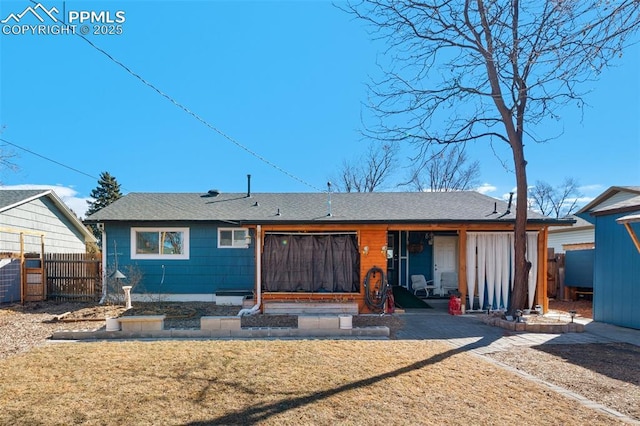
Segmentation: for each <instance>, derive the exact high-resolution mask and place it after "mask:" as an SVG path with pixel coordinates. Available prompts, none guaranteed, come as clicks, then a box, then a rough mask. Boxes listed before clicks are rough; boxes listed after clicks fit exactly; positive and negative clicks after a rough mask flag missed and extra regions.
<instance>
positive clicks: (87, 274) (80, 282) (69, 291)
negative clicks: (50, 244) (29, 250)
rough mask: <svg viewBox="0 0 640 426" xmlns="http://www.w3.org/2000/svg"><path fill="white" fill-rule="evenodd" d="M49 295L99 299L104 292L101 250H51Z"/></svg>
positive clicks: (46, 263) (47, 271)
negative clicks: (82, 251)
mask: <svg viewBox="0 0 640 426" xmlns="http://www.w3.org/2000/svg"><path fill="white" fill-rule="evenodd" d="M44 268H45V274H46V278H47V299H49V300H74V301H87V302H90V301H97V300H99V299H100V296H101V294H102V274H101V271H102V260H101V255H100V253H72V254H58V253H47V254H45V258H44Z"/></svg>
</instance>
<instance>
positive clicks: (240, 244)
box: [218, 228, 249, 249]
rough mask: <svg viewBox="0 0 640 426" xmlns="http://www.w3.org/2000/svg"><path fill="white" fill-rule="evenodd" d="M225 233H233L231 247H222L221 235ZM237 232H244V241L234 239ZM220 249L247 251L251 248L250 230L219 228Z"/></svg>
mask: <svg viewBox="0 0 640 426" xmlns="http://www.w3.org/2000/svg"><path fill="white" fill-rule="evenodd" d="M223 231H229V232H231V235H232V237H231V245H230V246H226V245H222V238H220V233H221V232H223ZM237 231H243V232H244V237H243V238H242V239H239V240H236V239H234V237H235V233H236V232H237ZM218 248H219V249H246V248H249V229H248V228H218Z"/></svg>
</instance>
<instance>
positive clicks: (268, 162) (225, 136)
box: [76, 33, 322, 192]
mask: <svg viewBox="0 0 640 426" xmlns="http://www.w3.org/2000/svg"><path fill="white" fill-rule="evenodd" d="M76 35H77V36H78V37H80V38H82V39H83V40H84V41H86V42H87V43H88V44H89V45H90V46H91V47H93V48H94V49H95V50H97V51H98V52H100V53H102V54H103V55H105V56H106V57H107V58H108V59H109V60H110V61H112V62H113V63H115V64H116V65H118V66H120V67H121V68H122V69H124V70H125V71H126V72H127V73H129V74H131V75H132V76H133V77H135V78H136V79H138V80H139V81H140V82H142V83H143V84H144V85H146V86H148V87H150V88H151V89H153V90H154V91H155V92H156V93H158V94H159V95H160V96H162V97H164V98H165V99H167V100H168V101H169V102H171V103H172V104H174V105H175V106H177V107H178V108H180V109H181V110H183V111H184V112H186V113H187V114H189V115H191V116H192V117H193V118H195V119H196V120H198V121H199V122H201V123H202V124H204V125H205V126H207V127H208V128H209V129H211V130H213V131H214V132H216V133H217V134H219V135H220V136H222V137H223V138H225V139H227V140H228V141H229V142H231V143H233V144H234V145H235V146H237V147H238V148H240V149H242V150H244V151H245V152H247V153H248V154H250V155H252V156H253V157H255V158H257V159H258V160H260V161H262V162H263V163H265V164H267V165H269V166H271V167H273V168H274V169H276V170H277V171H279V172H281V173H283V174H284V175H286V176H288V177H290V178H291V179H294V180H296V181H298V182H300V183H302V184H303V185H306V186H308V187H310V188H312V189H315V190H316V191H319V192H322V190H321V189H319V188H317V187H316V186H314V185H312V184H310V183H309V182H307V181H305V180H303V179H302V178H299V177H298V176H295V175H294V174H292V173H290V172H288V171H286V170H285V169H283V168H282V167H280V166H278V165H277V164H275V163H273V162H271V161H269V160H267V159H266V158H265V157H263V156H262V155H260V154H258V153H257V152H255V151H253V150H251V149H249V148H248V147H246V146H244V145H243V144H241V143H240V142H239V141H237V140H236V139H234V138H233V137H231V136H229V135H228V134H226V133H225V132H223V131H222V130H220V129H218V128H217V127H215V126H214V125H212V124H211V123H209V122H208V121H207V120H205V119H204V118H202V117H201V116H199V115H198V114H196V113H195V112H193V111H191V110H190V109H189V108H187V107H186V106H185V105H183V104H181V103H180V102H178V101H177V100H175V99H174V98H172V97H171V96H170V95H168V94H166V93H164V92H163V91H161V90H160V89H159V88H158V87H156V86H155V85H154V84H152V83H151V82H149V81H147V80H145V79H144V78H143V77H142V76H141V75H139V74H137V73H136V72H134V71H133V70H132V69H131V68H129V67H128V66H126V65H125V64H124V63H122V62H120V61H119V60H117V59H116V58H114V57H113V56H111V55H110V54H109V53H108V52H106V51H105V50H103V49H102V48H100V47H98V46H96V45H95V44H94V43H93V42H92V41H91V40H89V39H88V38H86V37H85V36H84V35H82V34H80V33H76Z"/></svg>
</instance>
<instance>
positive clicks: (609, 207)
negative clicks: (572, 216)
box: [576, 186, 640, 215]
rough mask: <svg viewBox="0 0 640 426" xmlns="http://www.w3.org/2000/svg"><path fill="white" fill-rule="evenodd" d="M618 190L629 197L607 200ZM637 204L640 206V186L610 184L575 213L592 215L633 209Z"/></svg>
mask: <svg viewBox="0 0 640 426" xmlns="http://www.w3.org/2000/svg"><path fill="white" fill-rule="evenodd" d="M620 192H627V193H629V198H627V199H624V200H620V201H618V202H616V203H612V202H610V201H608V200H609V199H610V198H611V197H613V196H615V195H617V194H618V193H620ZM638 206H640V186H612V187H610V188H609V189H607V190H606V191H604V192H603V193H602V194H600V195H599V196H597V197H596V198H595V199H594V200H592V201H591V202H590V203H588V204H587V205H586V206H584V207H582V208H581V209H580V210H578V212H577V213H576V214H583V213H590V214H592V215H593V214H595V213H604V212H614V211H625V210H632V209H635V208H636V207H638Z"/></svg>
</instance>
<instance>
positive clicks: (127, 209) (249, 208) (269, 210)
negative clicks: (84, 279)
mask: <svg viewBox="0 0 640 426" xmlns="http://www.w3.org/2000/svg"><path fill="white" fill-rule="evenodd" d="M494 205H497V209H496V210H497V213H493V212H494ZM506 210H507V203H506V202H504V201H500V200H496V199H494V198H491V197H488V196H486V195H482V194H480V193H478V192H369V193H333V194H331V216H329V215H328V213H329V195H328V194H327V193H256V194H252V195H251V197H247V194H244V193H231V194H224V193H222V194H219V195H217V196H215V197H213V196H207V194H194V193H130V194H128V195H126V196H124V197H122V198H120V199H119V200H117V201H116V202H114V203H113V204H111V205H109V206H107V207H105V208H103V209H102V210H100V211H98V212H96V213H94V214H93V215H91V216H89V217H88V218H87V222H91V223H94V222H109V221H229V222H236V223H244V224H252V223H254V224H265V223H342V222H351V223H353V222H356V223H363V222H364V223H391V222H399V223H402V222H405V223H406V222H421V223H424V222H495V221H500V222H512V221H513V220H514V219H515V206H512V208H511V214H509V215H506V216H504V217H502V218H500V216H501V215H503V214H504V213H505V211H506ZM278 212H279V213H280V214H279V215H278ZM529 220H530V221H535V222H545V223H549V224H558V223H563V222H562V221H558V220H555V219H550V218H547V217H545V216H542V215H540V214H538V213H534V212H529Z"/></svg>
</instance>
